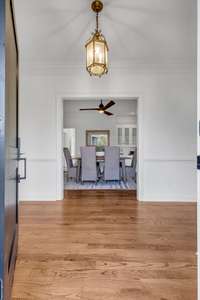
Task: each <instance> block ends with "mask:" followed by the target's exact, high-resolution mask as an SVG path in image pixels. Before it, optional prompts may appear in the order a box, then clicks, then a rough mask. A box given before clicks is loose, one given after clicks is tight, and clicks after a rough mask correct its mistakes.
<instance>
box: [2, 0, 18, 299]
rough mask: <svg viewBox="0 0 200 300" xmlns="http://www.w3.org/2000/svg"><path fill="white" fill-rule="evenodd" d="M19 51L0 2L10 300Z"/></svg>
mask: <svg viewBox="0 0 200 300" xmlns="http://www.w3.org/2000/svg"><path fill="white" fill-rule="evenodd" d="M18 146H19V142H18V51H17V41H16V34H15V26H14V16H13V9H12V2H11V1H10V0H0V254H1V255H0V283H1V288H0V299H3V300H10V299H11V290H12V281H13V274H14V268H15V261H16V255H17V240H18V156H19V147H18Z"/></svg>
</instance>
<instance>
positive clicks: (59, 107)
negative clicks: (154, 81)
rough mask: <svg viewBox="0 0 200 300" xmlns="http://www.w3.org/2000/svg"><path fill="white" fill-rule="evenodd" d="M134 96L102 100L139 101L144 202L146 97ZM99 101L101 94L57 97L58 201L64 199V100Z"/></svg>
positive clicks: (140, 196) (139, 195)
mask: <svg viewBox="0 0 200 300" xmlns="http://www.w3.org/2000/svg"><path fill="white" fill-rule="evenodd" d="M135 95H136V96H133V94H131V95H130V94H121V95H119V94H115V93H110V95H109V96H108V94H103V95H102V94H101V98H114V99H115V98H117V99H118V100H123V99H127V100H136V101H137V150H138V151H137V157H138V172H137V200H138V201H144V138H143V137H144V95H143V94H142V93H135ZM94 99H99V94H92V93H91V94H84V93H78V95H77V93H76V95H74V94H67V93H63V94H59V95H58V96H56V122H57V130H56V131H57V132H56V145H57V146H56V160H57V172H56V173H57V174H56V182H57V184H56V190H57V200H63V199H64V172H63V149H62V148H63V141H62V139H63V136H62V130H63V101H64V100H74V101H76V100H94Z"/></svg>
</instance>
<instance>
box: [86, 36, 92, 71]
mask: <svg viewBox="0 0 200 300" xmlns="http://www.w3.org/2000/svg"><path fill="white" fill-rule="evenodd" d="M92 63H93V41H91V42H90V43H89V44H88V45H87V67H89V66H90V65H91V64H92Z"/></svg>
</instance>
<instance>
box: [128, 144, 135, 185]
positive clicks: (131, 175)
mask: <svg viewBox="0 0 200 300" xmlns="http://www.w3.org/2000/svg"><path fill="white" fill-rule="evenodd" d="M126 176H127V178H131V179H133V180H134V181H135V182H136V179H137V149H135V151H134V154H133V156H132V160H131V165H130V166H126Z"/></svg>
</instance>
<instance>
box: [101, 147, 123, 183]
mask: <svg viewBox="0 0 200 300" xmlns="http://www.w3.org/2000/svg"><path fill="white" fill-rule="evenodd" d="M120 179H121V176H120V148H119V147H116V146H111V147H105V165H104V180H120Z"/></svg>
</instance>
